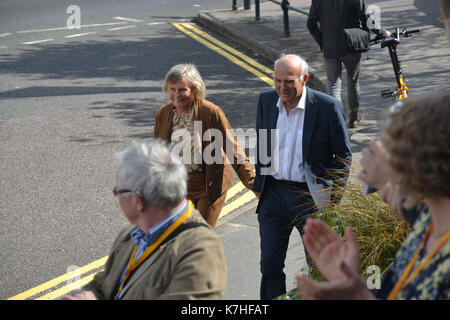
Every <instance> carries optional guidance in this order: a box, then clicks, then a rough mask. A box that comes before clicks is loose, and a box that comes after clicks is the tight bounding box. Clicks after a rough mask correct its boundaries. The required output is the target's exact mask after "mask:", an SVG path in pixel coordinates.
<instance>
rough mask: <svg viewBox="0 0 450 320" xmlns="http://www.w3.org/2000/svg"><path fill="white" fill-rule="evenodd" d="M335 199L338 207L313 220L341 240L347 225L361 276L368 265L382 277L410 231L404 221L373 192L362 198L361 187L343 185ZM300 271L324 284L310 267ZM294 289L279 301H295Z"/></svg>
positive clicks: (338, 189)
mask: <svg viewBox="0 0 450 320" xmlns="http://www.w3.org/2000/svg"><path fill="white" fill-rule="evenodd" d="M333 195H334V197H339V198H341V199H342V200H341V201H340V202H339V204H337V205H333V206H330V207H327V208H325V209H324V210H323V212H322V214H321V215H320V214H319V213H318V212H317V213H316V214H315V215H314V218H316V219H320V220H322V221H324V222H325V223H327V224H328V225H329V226H330V227H331V228H332V229H333V230H334V231H336V232H337V233H338V234H339V235H340V236H341V237H343V236H344V230H345V228H346V227H347V226H350V227H351V229H352V231H353V233H354V234H355V236H356V239H357V242H358V246H359V250H360V257H361V272H362V275H363V276H366V277H367V276H368V275H370V273H366V272H369V270H370V269H369V270H368V268H369V266H373V265H375V266H378V267H379V268H380V269H379V270H380V272H381V274H383V273H384V272H385V271H386V269H387V268H388V267H389V266H390V264H391V263H392V261H393V260H394V258H395V255H396V253H397V251H398V250H399V249H400V247H401V246H402V244H403V241H404V240H405V239H406V236H407V235H408V233H409V232H410V227H409V225H408V224H407V223H406V222H403V221H402V220H400V218H398V217H397V215H396V214H395V213H394V212H393V211H392V210H391V208H390V207H389V206H388V205H387V204H385V203H384V202H383V201H382V200H381V199H380V198H379V197H378V195H377V194H376V193H374V194H370V195H366V196H365V195H363V187H362V186H361V185H358V184H355V183H352V182H348V183H347V184H346V185H345V186H343V187H339V188H336V189H335V190H333ZM306 269H307V270H305V269H303V270H301V271H302V272H304V273H307V274H308V275H309V277H310V278H312V279H314V280H316V281H325V280H326V279H325V277H324V276H323V275H322V274H321V273H320V271H319V270H318V269H317V268H316V267H315V266H313V267H312V268H306ZM296 293H297V289H293V290H291V291H289V292H288V293H287V294H285V295H282V296H280V297H278V298H277V299H278V300H293V299H298V297H297V295H296Z"/></svg>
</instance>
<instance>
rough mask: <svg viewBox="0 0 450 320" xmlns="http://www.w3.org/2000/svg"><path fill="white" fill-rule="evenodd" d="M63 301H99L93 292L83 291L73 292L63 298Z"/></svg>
mask: <svg viewBox="0 0 450 320" xmlns="http://www.w3.org/2000/svg"><path fill="white" fill-rule="evenodd" d="M61 300H97V297H96V296H95V295H94V293H93V292H92V291H88V290H81V291H73V292H70V293H68V294H66V295H65V296H62V297H61Z"/></svg>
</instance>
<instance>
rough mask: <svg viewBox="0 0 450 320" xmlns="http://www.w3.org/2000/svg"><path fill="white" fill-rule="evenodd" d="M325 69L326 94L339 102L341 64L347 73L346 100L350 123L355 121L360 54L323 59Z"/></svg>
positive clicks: (357, 108) (357, 107)
mask: <svg viewBox="0 0 450 320" xmlns="http://www.w3.org/2000/svg"><path fill="white" fill-rule="evenodd" d="M324 61H325V69H326V71H327V77H328V79H327V80H328V81H327V82H328V94H330V95H331V96H333V97H335V98H336V99H338V100H339V101H342V100H341V82H342V64H344V66H345V69H346V71H347V99H348V105H349V111H350V115H349V116H350V121H354V120H357V116H358V111H359V91H360V90H359V68H360V65H361V53H359V52H358V53H349V54H347V55H345V56H342V57H339V58H334V59H332V58H325V57H324Z"/></svg>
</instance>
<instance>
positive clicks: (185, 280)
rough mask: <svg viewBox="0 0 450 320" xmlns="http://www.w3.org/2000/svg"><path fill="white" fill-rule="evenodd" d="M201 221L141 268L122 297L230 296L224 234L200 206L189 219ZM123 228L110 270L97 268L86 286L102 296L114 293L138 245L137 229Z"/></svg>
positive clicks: (182, 233) (163, 245)
mask: <svg viewBox="0 0 450 320" xmlns="http://www.w3.org/2000/svg"><path fill="white" fill-rule="evenodd" d="M192 222H194V223H195V225H197V226H196V227H193V228H190V229H186V230H184V231H182V232H181V233H179V234H178V235H176V236H175V237H174V238H172V239H170V240H168V241H167V242H166V243H163V244H162V245H160V246H159V247H158V248H157V249H156V250H155V251H154V252H153V253H152V254H151V255H150V256H149V257H148V258H147V259H146V260H144V262H142V264H141V265H140V266H139V267H138V268H137V269H136V271H135V272H134V274H132V275H131V276H130V278H129V280H128V281H127V282H126V284H125V286H124V288H123V290H124V293H123V296H122V299H133V300H153V299H180V300H181V299H215V300H217V299H224V298H225V290H226V280H227V279H226V277H227V268H226V261H225V252H224V248H223V245H222V242H221V240H220V239H219V237H218V236H217V235H216V234H215V233H214V231H212V230H211V228H210V227H209V226H208V225H207V224H206V222H205V221H204V220H203V218H202V216H201V215H200V213H199V212H198V211H197V210H195V209H194V210H193V212H192V215H191V216H190V217H189V218H188V219H186V221H184V222H183V224H187V223H191V225H192ZM135 229H136V226H134V225H130V226H128V227H126V228H125V229H124V230H122V231H121V232H120V234H119V236H118V237H117V239H116V240H115V242H114V245H113V248H112V252H111V255H110V256H109V258H108V261H107V262H106V265H105V270H104V271H102V272H99V273H98V274H96V276H95V277H94V279H93V280H92V281H91V282H90V283H88V284H87V285H86V286H85V287H84V288H83V289H85V290H90V291H93V292H94V294H95V296H96V297H97V298H98V299H114V297H115V294H116V291H117V287H118V284H119V281H120V277H121V275H122V272H123V270H124V268H125V266H126V265H127V263H128V260H129V259H130V256H131V253H132V251H133V248H134V246H135V243H134V241H133V239H132V236H131V234H132V232H133V231H134V230H135Z"/></svg>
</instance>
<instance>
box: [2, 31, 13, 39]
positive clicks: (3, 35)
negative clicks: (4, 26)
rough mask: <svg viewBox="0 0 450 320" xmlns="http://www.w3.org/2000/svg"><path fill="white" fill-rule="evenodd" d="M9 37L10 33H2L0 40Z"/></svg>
mask: <svg viewBox="0 0 450 320" xmlns="http://www.w3.org/2000/svg"><path fill="white" fill-rule="evenodd" d="M10 35H12V33H9V32H8V33H2V34H0V38H2V37H6V36H10Z"/></svg>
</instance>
